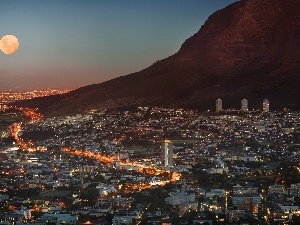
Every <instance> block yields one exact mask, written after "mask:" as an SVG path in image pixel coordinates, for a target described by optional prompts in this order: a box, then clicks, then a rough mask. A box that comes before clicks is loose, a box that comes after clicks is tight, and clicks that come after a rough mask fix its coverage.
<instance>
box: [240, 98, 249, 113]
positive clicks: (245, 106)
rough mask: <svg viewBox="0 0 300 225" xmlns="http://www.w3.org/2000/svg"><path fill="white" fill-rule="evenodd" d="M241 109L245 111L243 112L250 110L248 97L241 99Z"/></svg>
mask: <svg viewBox="0 0 300 225" xmlns="http://www.w3.org/2000/svg"><path fill="white" fill-rule="evenodd" d="M241 111H243V112H246V111H248V100H247V99H243V100H242V101H241Z"/></svg>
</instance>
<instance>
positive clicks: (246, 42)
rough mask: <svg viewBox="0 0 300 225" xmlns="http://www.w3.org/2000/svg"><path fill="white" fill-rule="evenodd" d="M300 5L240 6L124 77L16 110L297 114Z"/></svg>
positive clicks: (254, 0)
mask: <svg viewBox="0 0 300 225" xmlns="http://www.w3.org/2000/svg"><path fill="white" fill-rule="evenodd" d="M299 49H300V1H298V0H242V1H238V2H236V3H233V4H231V5H229V6H227V7H226V8H224V9H222V10H219V11H217V12H215V13H214V14H212V15H211V16H210V17H209V18H208V20H207V21H206V22H205V24H204V25H203V26H202V27H201V28H200V30H199V31H198V32H197V33H196V34H194V35H193V36H192V37H190V38H189V39H187V40H186V41H185V42H184V43H183V45H182V46H181V48H180V50H179V51H178V52H177V53H176V54H174V55H172V56H170V57H168V58H166V59H164V60H161V61H158V62H156V63H155V64H153V65H152V66H150V67H148V68H146V69H144V70H142V71H140V72H137V73H133V74H129V75H127V76H123V77H119V78H116V79H113V80H110V81H107V82H103V83H100V84H94V85H90V86H86V87H82V88H79V89H77V90H74V91H72V92H70V93H67V94H64V95H62V96H51V97H46V98H39V99H33V100H30V101H24V102H21V103H18V104H20V105H22V106H28V107H38V108H39V109H40V110H41V111H42V112H43V113H45V114H46V115H47V116H55V115H63V114H69V113H76V112H82V111H84V110H87V109H94V108H111V107H122V106H132V105H166V106H177V107H193V108H199V109H208V108H213V107H214V104H215V99H217V98H221V99H223V104H224V107H226V108H229V107H239V105H240V100H241V99H243V98H247V99H248V100H249V106H250V107H255V108H257V107H260V105H261V102H262V99H264V98H268V99H269V100H270V104H271V109H278V108H283V107H292V108H300V98H298V96H299V94H300V89H299V88H298V86H299V85H300V51H299Z"/></svg>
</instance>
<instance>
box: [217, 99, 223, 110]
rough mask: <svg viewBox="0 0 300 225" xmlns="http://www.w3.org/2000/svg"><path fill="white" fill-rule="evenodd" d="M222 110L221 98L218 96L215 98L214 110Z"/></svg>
mask: <svg viewBox="0 0 300 225" xmlns="http://www.w3.org/2000/svg"><path fill="white" fill-rule="evenodd" d="M222 110H223V108H222V100H221V99H219V98H218V99H217V100H216V112H220V111H222Z"/></svg>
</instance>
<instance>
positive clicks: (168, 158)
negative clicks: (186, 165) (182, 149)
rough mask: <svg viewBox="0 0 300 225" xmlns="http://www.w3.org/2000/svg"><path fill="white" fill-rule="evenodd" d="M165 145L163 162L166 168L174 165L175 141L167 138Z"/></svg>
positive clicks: (163, 144)
mask: <svg viewBox="0 0 300 225" xmlns="http://www.w3.org/2000/svg"><path fill="white" fill-rule="evenodd" d="M162 146H163V156H164V157H163V163H164V166H165V167H166V168H171V167H172V166H173V143H172V142H171V141H170V140H165V141H164V142H163V143H162Z"/></svg>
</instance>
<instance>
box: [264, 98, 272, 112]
mask: <svg viewBox="0 0 300 225" xmlns="http://www.w3.org/2000/svg"><path fill="white" fill-rule="evenodd" d="M269 111H270V103H269V100H268V99H265V100H263V112H264V113H268V112H269Z"/></svg>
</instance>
